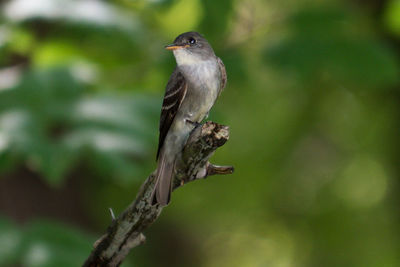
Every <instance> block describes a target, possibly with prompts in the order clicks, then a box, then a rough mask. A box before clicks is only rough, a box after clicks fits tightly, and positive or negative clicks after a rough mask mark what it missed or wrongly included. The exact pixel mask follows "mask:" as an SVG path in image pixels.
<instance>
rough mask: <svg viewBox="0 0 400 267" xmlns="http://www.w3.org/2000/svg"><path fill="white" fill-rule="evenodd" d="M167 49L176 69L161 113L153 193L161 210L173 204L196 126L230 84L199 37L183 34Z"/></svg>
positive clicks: (218, 59)
mask: <svg viewBox="0 0 400 267" xmlns="http://www.w3.org/2000/svg"><path fill="white" fill-rule="evenodd" d="M165 48H166V49H167V50H172V51H173V53H174V56H175V59H176V63H177V66H176V68H175V70H174V72H173V73H172V75H171V77H170V79H169V81H168V84H167V87H166V89H165V95H164V101H163V105H162V109H161V118H160V136H159V143H158V151H157V159H158V165H157V172H156V184H155V188H154V192H153V204H157V203H158V204H159V205H161V206H165V205H167V204H168V203H169V201H170V197H171V191H172V179H173V176H174V165H175V160H176V158H177V157H178V155H179V154H180V153H181V151H182V149H183V146H184V145H185V143H186V140H187V138H188V137H189V134H190V132H191V131H192V130H193V129H194V127H195V126H196V124H198V123H200V122H201V121H202V120H203V119H204V118H205V117H206V116H208V112H209V111H210V109H211V107H212V106H213V105H214V103H215V100H216V99H217V97H218V96H219V94H220V93H221V91H222V89H223V88H224V87H225V84H226V81H227V77H226V71H225V66H224V64H223V63H222V60H221V59H220V58H218V57H217V56H215V54H214V51H213V49H212V47H211V46H210V44H209V43H208V42H207V40H206V39H205V38H204V37H203V36H201V35H200V34H199V33H197V32H186V33H183V34H181V35H179V36H178V37H177V38H176V39H175V41H174V43H173V44H171V45H168V46H166V47H165Z"/></svg>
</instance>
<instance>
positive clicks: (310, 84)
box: [0, 0, 400, 267]
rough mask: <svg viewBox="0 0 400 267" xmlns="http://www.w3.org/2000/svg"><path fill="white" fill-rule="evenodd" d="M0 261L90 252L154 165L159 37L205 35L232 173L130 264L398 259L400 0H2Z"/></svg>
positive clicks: (177, 203) (157, 233) (166, 62)
mask: <svg viewBox="0 0 400 267" xmlns="http://www.w3.org/2000/svg"><path fill="white" fill-rule="evenodd" d="M0 7H1V13H0V266H60V267H63V266H66V267H67V266H80V265H81V264H82V263H83V261H84V260H85V258H86V257H87V256H88V255H89V253H90V251H91V247H92V244H93V242H94V241H95V240H96V239H98V238H99V237H100V236H101V235H102V234H103V233H104V231H105V229H106V227H107V225H108V224H109V223H110V221H111V217H110V214H109V211H108V208H109V207H111V208H112V209H113V210H114V212H115V213H116V214H118V213H120V212H121V211H122V210H123V209H124V207H126V206H127V205H128V204H129V203H130V202H131V201H132V200H133V199H134V197H135V194H136V192H137V191H138V188H139V186H140V184H141V183H142V182H143V181H144V179H145V178H146V177H147V175H148V174H149V173H150V172H151V171H152V170H154V168H155V166H156V163H155V153H156V147H157V138H158V119H159V112H160V107H161V101H162V96H163V92H164V88H165V85H166V82H167V80H168V78H169V75H170V74H171V72H172V71H173V69H174V67H175V60H174V58H173V55H172V53H170V52H168V51H165V50H164V49H163V46H164V45H166V44H169V43H171V42H172V41H173V40H174V38H175V37H176V36H177V35H178V34H180V33H182V32H185V31H189V30H195V31H199V32H200V33H202V34H203V35H204V36H205V37H206V38H207V39H208V40H209V41H210V43H211V44H212V46H213V47H214V50H215V51H216V54H217V55H218V56H220V57H221V58H222V60H223V61H224V62H225V65H226V68H227V72H228V85H227V88H226V89H225V91H224V92H223V94H222V95H221V97H220V99H219V100H218V102H217V104H216V106H215V107H214V108H213V110H212V112H211V115H210V119H211V120H214V121H216V122H219V123H222V124H226V125H229V126H230V129H231V138H230V140H229V142H228V143H227V144H226V145H225V146H224V147H222V148H221V149H219V150H218V151H217V153H216V154H215V156H214V157H213V159H212V161H213V162H214V163H217V164H225V165H234V166H235V170H236V171H235V173H234V174H233V175H229V176H219V177H211V178H209V179H207V180H205V181H199V182H196V183H191V184H188V185H187V186H185V187H184V188H181V189H179V190H177V191H175V192H174V194H173V198H172V203H171V204H170V205H169V206H168V207H167V208H166V209H164V211H163V213H162V215H161V217H160V218H159V219H158V220H157V221H156V222H155V223H154V224H153V225H152V226H151V227H150V228H149V229H148V230H147V231H146V233H145V235H146V236H147V243H146V244H144V245H142V246H140V247H138V248H135V249H134V250H133V251H132V253H131V255H130V256H129V257H128V259H127V260H126V261H125V263H124V265H123V266H149V267H151V266H178V267H179V266H184V267H186V266H194V267H197V266H201V267H225V266H226V267H227V266H244V267H253V266H271V267H275V266H277V267H289V266H363V267H364V266H400V256H399V255H400V209H399V207H400V201H399V200H400V192H399V190H400V183H399V175H400V173H399V172H400V167H399V166H400V165H399V158H400V150H399V148H400V143H399V140H400V139H399V130H400V105H399V104H400V101H399V100H400V92H399V89H400V1H399V0H350V1H340V0H326V1H315V0H314V1H311V0H287V1H280V0H268V1H266V0H264V1H263V0H219V1H212V0H114V1H100V0H99V1H96V0H80V1H74V0H9V1H1V6H0Z"/></svg>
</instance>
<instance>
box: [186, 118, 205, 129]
mask: <svg viewBox="0 0 400 267" xmlns="http://www.w3.org/2000/svg"><path fill="white" fill-rule="evenodd" d="M185 121H186V122H187V123H190V124H192V125H193V126H194V127H197V126H199V125H200V124H201V123H199V122H197V121H191V120H188V119H185Z"/></svg>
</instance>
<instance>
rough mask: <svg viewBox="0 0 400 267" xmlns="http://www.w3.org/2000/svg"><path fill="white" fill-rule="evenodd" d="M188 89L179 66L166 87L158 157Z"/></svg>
mask: <svg viewBox="0 0 400 267" xmlns="http://www.w3.org/2000/svg"><path fill="white" fill-rule="evenodd" d="M186 90H187V82H186V80H185V77H183V74H182V73H181V72H180V71H179V69H178V68H175V70H174V72H173V73H172V74H171V77H170V78H169V81H168V84H167V87H166V88H165V94H164V101H163V104H162V108H161V117H160V135H159V139H158V150H157V159H158V156H159V154H160V150H161V148H162V146H163V144H164V140H165V137H166V136H167V133H168V131H169V128H170V127H171V124H172V122H173V121H174V118H175V115H176V113H177V111H178V109H179V107H180V105H181V103H182V100H183V99H184V98H185V94H186Z"/></svg>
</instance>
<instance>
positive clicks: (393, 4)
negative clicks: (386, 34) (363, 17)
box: [383, 0, 400, 36]
mask: <svg viewBox="0 0 400 267" xmlns="http://www.w3.org/2000/svg"><path fill="white" fill-rule="evenodd" d="M386 3H387V4H386V8H385V13H384V17H383V20H384V23H385V25H386V27H387V28H388V29H389V30H390V31H391V32H393V33H394V34H396V35H398V36H400V1H399V0H390V1H387V2H386Z"/></svg>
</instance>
